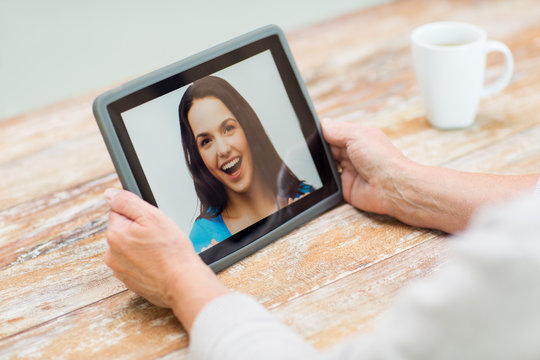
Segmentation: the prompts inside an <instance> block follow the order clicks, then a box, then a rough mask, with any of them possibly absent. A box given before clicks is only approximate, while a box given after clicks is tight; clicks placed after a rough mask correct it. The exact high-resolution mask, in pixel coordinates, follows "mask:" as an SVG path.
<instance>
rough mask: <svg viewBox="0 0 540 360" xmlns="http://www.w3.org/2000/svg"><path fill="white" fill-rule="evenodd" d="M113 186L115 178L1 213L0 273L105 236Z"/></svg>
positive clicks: (90, 183) (100, 179)
mask: <svg viewBox="0 0 540 360" xmlns="http://www.w3.org/2000/svg"><path fill="white" fill-rule="evenodd" d="M111 186H116V187H119V186H120V185H119V182H118V178H117V176H116V174H110V175H107V176H104V177H102V178H98V179H96V180H93V181H89V182H87V183H84V184H81V185H79V186H75V187H73V188H67V189H64V190H63V191H58V192H55V193H52V194H50V195H46V196H42V197H40V198H36V199H34V200H32V201H27V202H23V203H21V204H19V205H16V206H14V207H11V208H9V209H7V210H3V211H0V269H2V268H4V267H8V266H12V265H15V264H18V263H21V262H23V261H26V260H29V259H32V258H34V257H37V256H40V255H43V254H46V253H48V252H50V251H54V250H56V249H58V248H60V247H64V246H67V245H70V244H72V243H75V242H77V241H80V240H83V239H86V238H89V237H92V236H95V235H97V234H99V233H102V232H103V231H104V230H105V228H106V226H107V220H108V217H107V215H108V211H109V207H108V206H107V205H105V201H104V199H103V196H102V195H103V192H104V191H105V189H106V188H108V187H111Z"/></svg>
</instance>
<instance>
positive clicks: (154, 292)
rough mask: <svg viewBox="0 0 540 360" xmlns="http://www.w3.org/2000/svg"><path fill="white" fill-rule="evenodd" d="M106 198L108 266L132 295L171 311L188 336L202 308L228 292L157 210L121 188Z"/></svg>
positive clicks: (176, 229) (109, 192)
mask: <svg viewBox="0 0 540 360" xmlns="http://www.w3.org/2000/svg"><path fill="white" fill-rule="evenodd" d="M105 199H106V200H107V202H108V203H109V205H110V207H111V212H110V215H109V227H108V229H107V233H106V237H107V241H108V243H109V249H108V250H107V252H106V253H105V263H106V264H107V266H109V267H110V268H111V269H112V270H113V272H114V275H115V276H116V277H117V278H118V279H120V280H121V281H122V282H124V284H125V285H126V286H127V287H128V288H129V289H130V290H132V291H134V292H136V293H137V294H139V295H141V296H143V297H144V298H146V299H147V300H149V301H150V302H152V303H154V304H155V305H158V306H161V307H170V308H172V309H173V311H174V312H175V315H176V316H177V317H178V319H179V320H180V321H181V322H182V323H183V325H184V327H186V329H187V330H188V331H189V329H190V328H191V324H192V322H193V320H194V319H195V317H196V315H197V314H198V312H199V311H200V310H201V309H202V307H203V306H204V305H205V304H206V303H208V302H209V301H211V300H212V299H213V298H215V297H217V296H219V295H221V294H224V293H226V292H227V291H228V290H227V289H226V288H225V287H224V286H223V285H222V284H221V283H220V282H219V280H218V279H217V277H216V276H215V274H214V273H213V272H212V270H210V268H208V267H207V266H206V264H204V262H203V261H202V260H201V258H200V257H199V256H198V255H197V254H196V253H195V251H194V249H193V246H192V244H191V241H190V240H189V238H188V237H187V236H186V234H185V233H184V232H182V230H180V229H179V228H178V227H177V226H176V224H175V223H174V222H173V221H172V220H171V219H169V218H168V217H167V216H165V214H163V213H162V212H161V211H160V210H159V209H158V208H156V207H154V206H152V205H150V204H148V203H147V202H145V201H143V200H142V199H140V198H139V197H138V196H136V195H135V194H133V193H130V192H128V191H122V190H117V189H108V190H107V191H106V192H105Z"/></svg>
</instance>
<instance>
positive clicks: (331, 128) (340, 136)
mask: <svg viewBox="0 0 540 360" xmlns="http://www.w3.org/2000/svg"><path fill="white" fill-rule="evenodd" d="M321 125H322V130H323V135H324V139H325V140H326V141H327V142H328V143H329V144H330V145H333V146H338V147H345V146H346V145H347V142H348V141H349V140H350V139H352V138H353V136H354V132H355V130H356V129H357V125H354V124H351V123H348V122H339V121H335V120H331V119H328V118H326V119H323V120H322V121H321Z"/></svg>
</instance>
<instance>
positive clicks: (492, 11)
mask: <svg viewBox="0 0 540 360" xmlns="http://www.w3.org/2000/svg"><path fill="white" fill-rule="evenodd" d="M436 20H459V21H465V22H471V23H475V24H478V25H480V26H482V27H484V28H485V29H486V30H487V33H488V36H489V37H490V38H493V39H498V40H501V41H503V42H505V43H506V44H508V46H509V47H510V48H511V50H512V52H513V54H514V56H515V74H514V78H513V81H512V83H511V84H510V86H509V87H508V88H507V89H506V90H505V91H504V92H502V93H500V94H498V95H496V96H493V97H491V98H489V99H487V100H484V101H483V102H482V103H481V105H480V111H479V115H478V119H477V122H476V123H475V125H474V126H473V127H471V128H470V129H467V130H460V131H438V130H435V129H433V128H431V127H429V126H428V125H427V123H426V119H425V112H424V108H423V106H422V103H421V101H420V99H419V96H418V91H417V88H416V86H415V83H414V76H413V72H412V66H411V57H410V50H409V40H408V35H409V33H410V31H411V30H412V29H413V28H414V27H416V26H417V25H420V24H423V23H427V22H430V21H436ZM288 39H289V41H290V45H291V47H292V51H293V54H294V56H295V58H296V60H297V63H298V66H299V68H300V71H301V73H302V75H303V77H304V79H305V81H306V83H307V87H308V89H309V92H310V94H311V96H312V98H313V101H314V103H315V107H316V109H317V111H318V113H319V114H320V116H321V117H322V116H330V117H333V118H335V119H338V120H345V121H352V122H358V123H362V124H365V125H372V126H376V127H380V128H382V129H383V130H384V131H385V132H386V133H387V134H388V135H389V136H390V137H391V138H392V140H393V141H394V143H395V144H396V145H397V146H398V147H399V148H401V149H402V150H403V151H404V153H405V154H406V155H408V156H409V157H411V158H413V159H415V160H417V161H419V162H422V163H425V164H434V165H442V166H447V167H452V168H456V169H463V170H471V171H483V172H495V173H529V172H540V1H538V0H522V1H507V0H502V1H430V0H425V1H421V0H412V1H397V2H395V3H392V4H389V5H384V6H380V7H377V8H373V9H369V10H366V11H360V12H356V13H351V14H348V15H345V16H342V17H339V18H336V19H333V20H330V21H328V22H324V23H320V24H317V25H314V26H310V27H308V28H305V29H301V30H298V31H295V32H291V33H289V34H288ZM489 62H490V63H491V65H492V67H490V70H489V71H488V77H489V78H495V77H496V76H497V75H498V73H499V71H501V69H502V59H500V58H497V57H496V56H495V57H490V58H489ZM101 91H102V90H100V91H97V92H96V93H92V94H88V95H87V96H82V97H78V98H74V99H70V100H67V101H64V102H62V103H59V104H55V105H52V106H49V107H47V108H45V109H41V110H38V111H35V112H31V113H28V114H24V115H21V116H17V117H14V118H11V119H6V120H3V121H1V122H0V179H1V180H0V358H31V357H37V358H95V359H104V358H114V359H118V358H130V359H131V358H141V359H147V358H160V357H161V358H166V359H168V358H173V357H174V358H180V359H182V358H186V357H187V353H188V351H187V345H188V337H187V336H186V333H185V332H184V330H183V329H182V327H181V326H180V325H179V323H178V322H177V321H176V319H175V318H174V316H173V314H172V312H171V311H169V310H166V309H160V308H157V307H155V306H153V305H151V304H149V303H148V302H146V301H145V300H143V299H142V298H140V297H138V296H136V295H134V294H133V293H131V292H129V291H126V289H125V288H124V286H123V285H122V283H120V282H119V281H117V280H116V279H115V278H114V277H113V276H112V274H111V271H110V270H109V269H108V268H107V267H106V266H105V265H104V263H103V252H104V250H105V248H106V242H105V239H104V230H105V228H106V226H107V211H108V208H107V206H106V205H105V203H104V200H103V195H102V194H103V191H104V190H105V189H106V188H107V187H110V186H119V183H118V179H117V176H116V174H115V172H114V169H113V166H112V163H111V161H110V158H109V155H108V153H107V151H106V149H105V146H104V144H103V141H102V139H101V136H100V134H99V132H98V128H97V126H96V123H95V121H94V118H93V116H92V113H91V103H92V100H93V99H94V97H95V96H96V95H97V94H98V93H100V92H101ZM447 242H448V240H447V239H446V236H445V235H444V234H442V233H439V232H434V231H429V230H425V229H419V228H412V227H409V226H406V225H403V224H401V223H399V222H397V221H395V220H393V219H390V218H388V217H384V216H378V215H372V214H366V213H363V212H361V211H358V210H356V209H354V208H352V207H351V206H349V205H347V204H343V205H341V206H338V207H337V208H335V209H333V210H331V211H329V212H327V213H326V214H324V215H322V216H320V217H318V218H317V219H315V220H313V221H311V222H310V223H308V224H306V225H305V226H303V227H301V228H299V229H297V230H295V231H294V232H292V233H291V234H289V235H287V236H285V237H283V238H282V239H280V240H278V241H277V242H275V243H274V244H272V245H270V246H268V247H266V248H265V249H263V250H261V251H259V252H257V253H256V254H254V255H252V256H250V257H248V258H247V259H245V260H243V261H241V262H240V263H238V264H236V265H234V266H233V267H231V268H229V269H227V270H225V271H223V272H222V273H220V274H219V277H220V279H221V280H222V281H223V282H224V283H225V284H226V285H227V286H229V287H231V288H233V289H236V290H239V291H244V292H246V293H248V294H251V295H253V296H255V297H256V298H257V299H258V300H259V301H260V302H261V303H263V304H264V306H266V307H267V308H268V309H270V311H271V312H272V313H273V314H274V315H275V316H277V317H278V318H280V319H281V320H283V321H284V322H285V323H287V324H288V325H290V326H291V327H292V328H293V329H294V330H296V331H297V332H299V333H300V334H301V335H302V336H304V337H305V338H306V339H307V340H308V341H309V342H310V343H312V344H313V345H315V346H316V347H318V348H324V347H327V346H330V345H332V344H334V343H337V342H339V341H340V340H341V339H343V338H344V337H347V336H349V335H351V334H353V333H359V332H366V331H368V330H369V329H370V328H371V327H372V326H373V323H374V321H375V320H376V319H377V318H378V317H379V316H380V315H381V313H383V312H384V311H385V310H386V309H387V308H388V307H389V306H390V305H391V303H392V301H393V300H394V298H395V295H396V293H397V292H398V290H399V289H400V288H402V287H403V286H404V285H406V284H407V283H409V282H410V281H412V280H414V279H416V278H419V277H423V276H425V275H428V274H430V273H432V272H433V271H436V269H437V268H438V267H439V266H440V264H441V263H442V262H444V259H445V257H446V254H447Z"/></svg>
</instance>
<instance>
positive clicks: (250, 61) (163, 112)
mask: <svg viewBox="0 0 540 360" xmlns="http://www.w3.org/2000/svg"><path fill="white" fill-rule="evenodd" d="M121 118H122V121H123V122H124V125H125V127H126V129H127V132H128V135H129V137H130V140H131V142H132V144H133V147H134V149H135V152H136V154H137V157H138V160H139V162H140V164H141V167H142V170H143V172H144V175H145V177H146V179H147V181H148V184H149V185H150V188H151V189H152V193H153V196H154V198H155V201H156V203H157V205H158V207H159V208H160V209H161V210H163V211H164V212H165V213H166V214H167V215H168V216H169V217H171V218H172V219H173V220H174V221H175V222H176V224H177V225H178V226H179V227H180V228H181V229H182V230H184V231H185V232H186V233H188V234H189V235H190V239H191V240H192V242H193V245H194V247H195V250H196V251H197V252H201V251H204V250H205V249H207V248H209V247H211V246H213V245H214V244H216V243H219V242H221V241H223V240H225V239H227V238H228V237H229V236H231V235H233V234H235V233H237V232H238V231H240V230H242V229H243V228H245V227H247V226H249V225H251V224H252V223H254V222H257V221H258V220H260V219H262V218H264V217H266V216H268V215H270V214H272V213H274V212H275V211H277V210H279V209H281V208H284V207H286V206H288V205H289V204H290V203H292V202H294V201H296V200H298V199H300V198H302V197H303V196H306V195H307V194H309V193H311V192H313V191H315V190H317V189H319V188H321V187H322V182H321V178H320V177H319V173H318V171H317V167H316V166H315V163H314V161H313V158H312V156H311V154H310V151H309V148H308V146H307V144H306V141H305V138H304V136H303V134H302V130H301V127H300V123H299V121H298V118H297V116H296V113H295V111H294V109H293V106H292V104H291V102H290V100H289V97H288V95H287V92H286V90H285V87H284V85H283V83H282V81H281V78H280V75H279V72H278V69H277V67H276V65H275V63H274V60H273V57H272V54H271V52H270V50H266V51H264V52H261V53H259V54H257V55H254V56H252V57H250V58H247V59H245V60H243V61H241V62H238V63H237V64H234V65H232V66H229V67H227V68H225V69H223V70H220V71H218V72H215V73H214V74H212V75H211V76H207V77H203V78H202V79H199V80H197V81H195V82H194V83H190V84H187V85H185V86H182V87H180V88H178V89H176V90H174V91H171V92H168V93H167V94H165V95H162V96H159V97H157V98H155V99H152V100H150V101H147V102H145V103H143V104H141V105H139V106H136V107H134V108H132V109H129V110H127V111H124V112H122V113H121ZM247 194H249V196H246V195H247ZM254 199H255V200H256V201H257V204H261V206H259V207H257V208H255V209H253V208H250V206H253V204H252V203H250V201H251V202H253V201H255V200H254ZM246 209H247V210H246ZM249 209H253V210H249ZM246 211H247V214H248V215H247V216H237V214H239V213H242V214H246Z"/></svg>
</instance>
